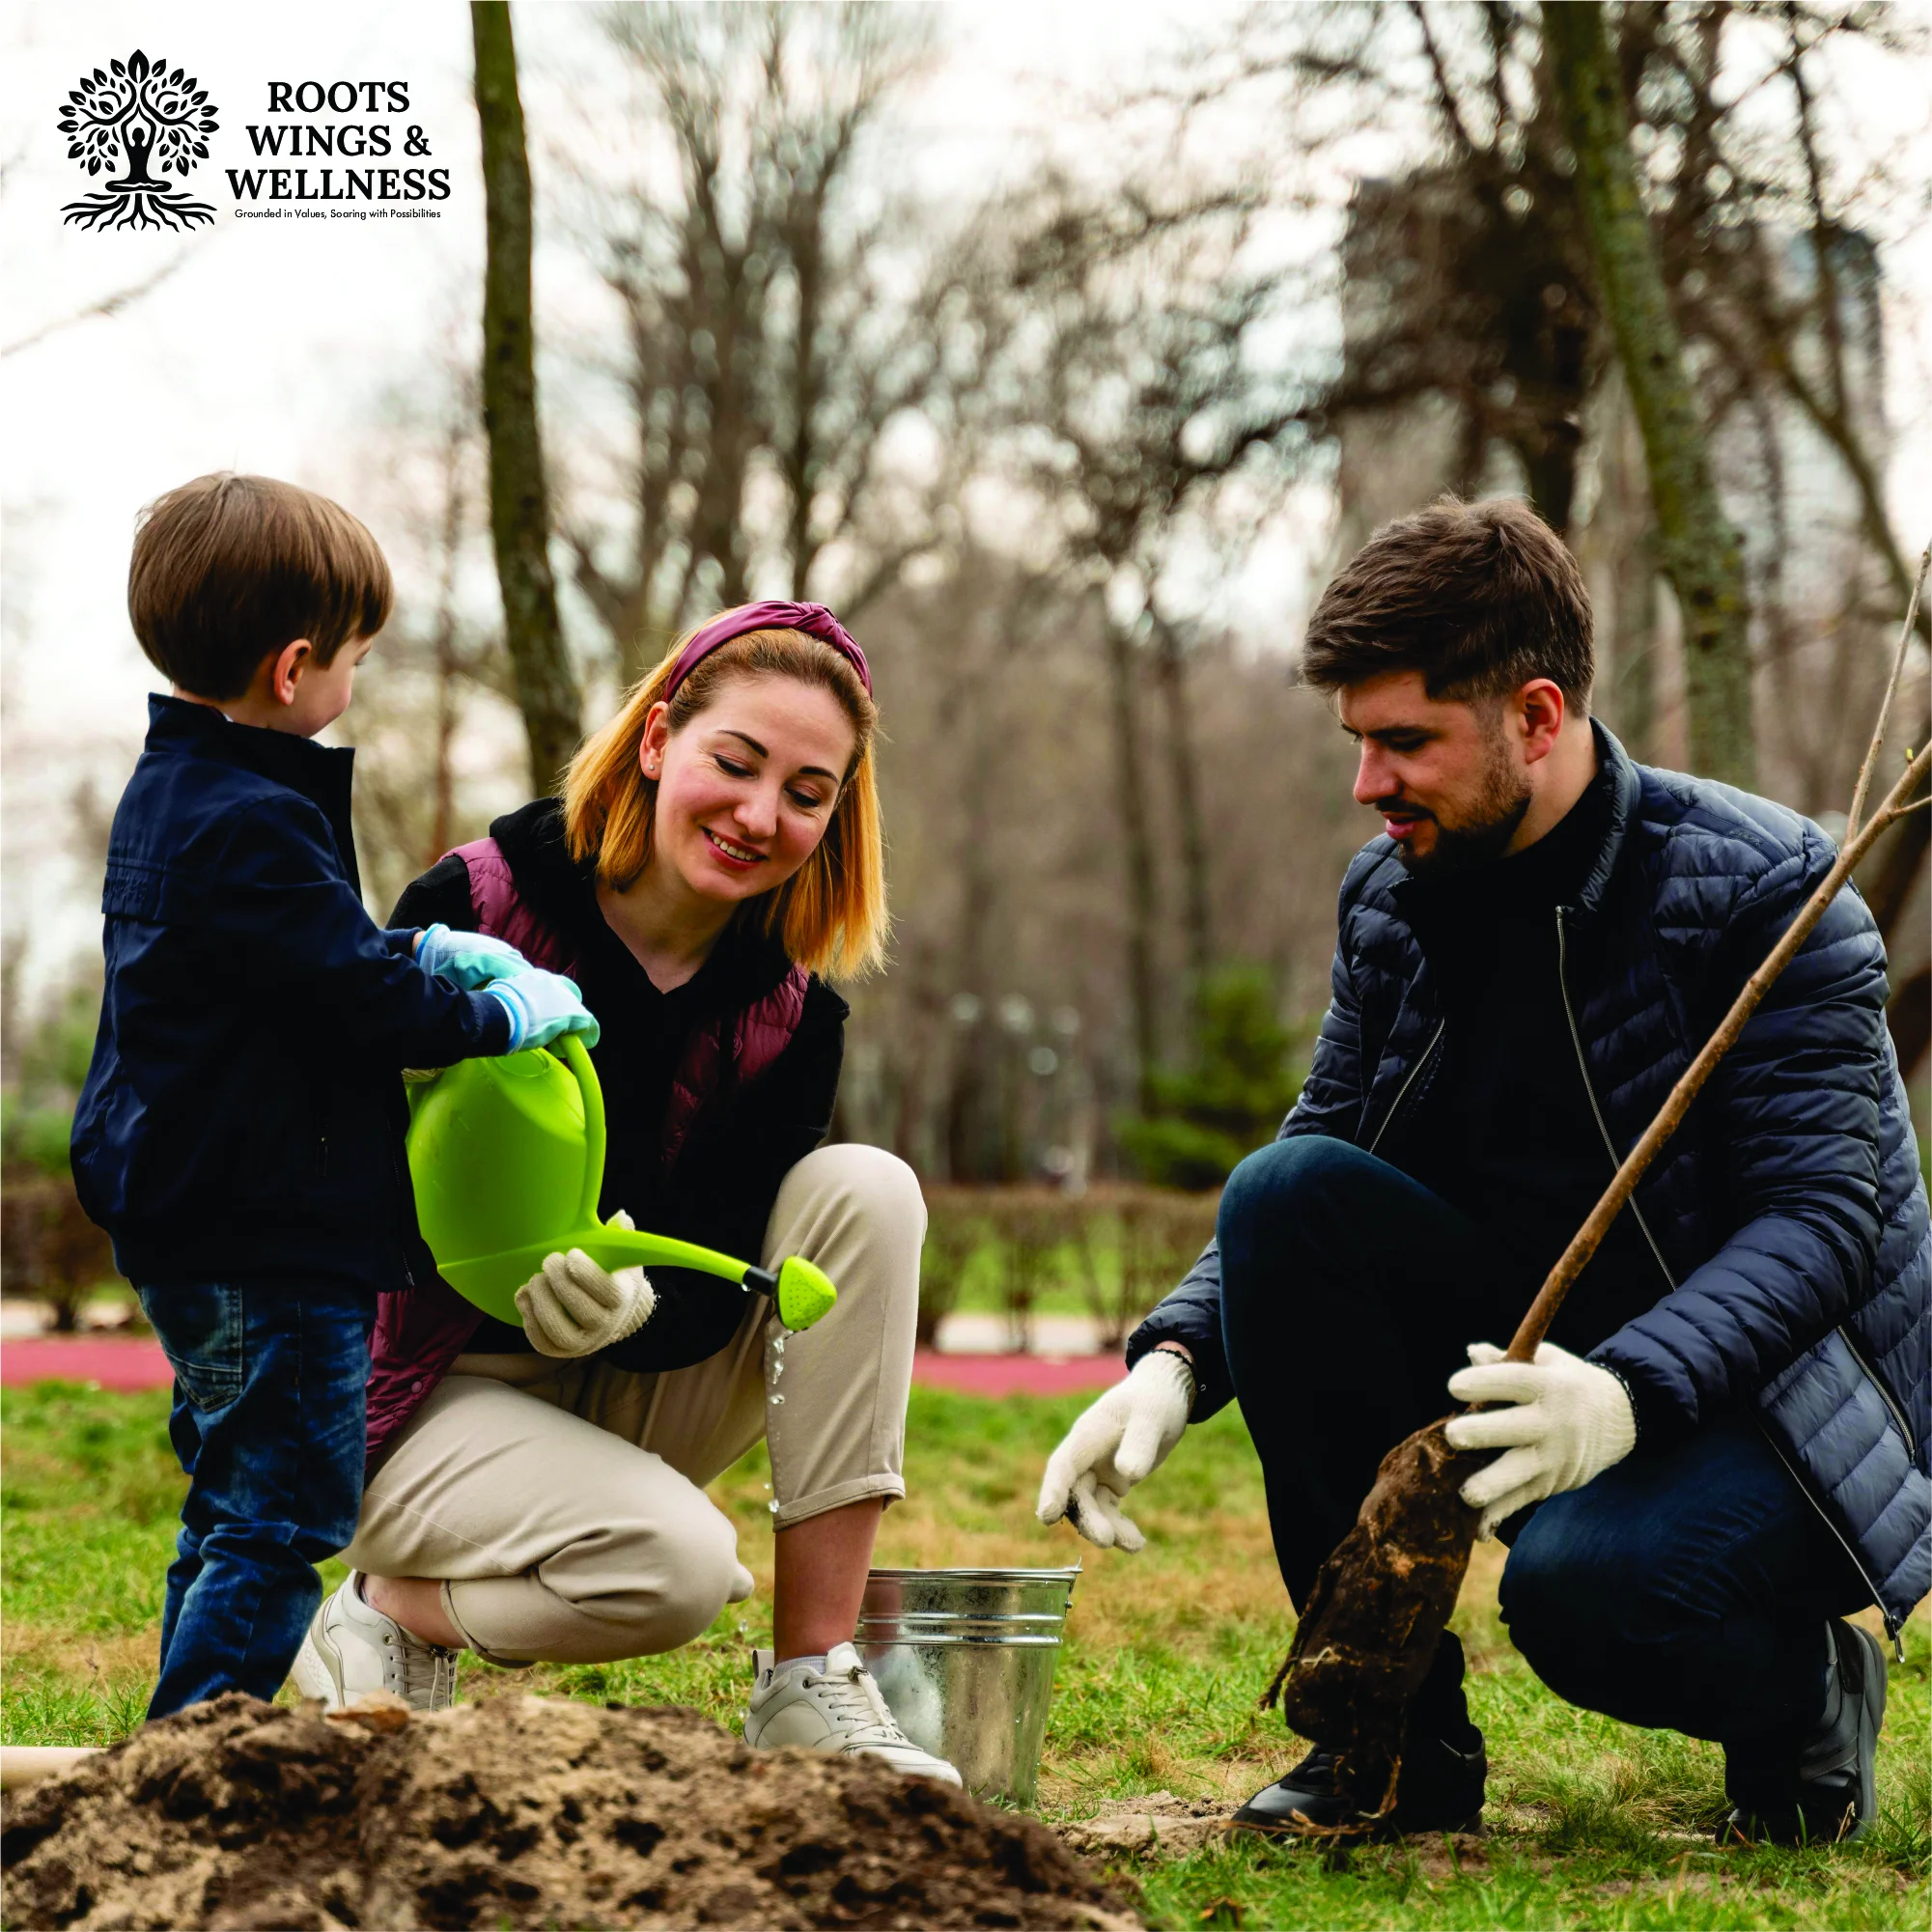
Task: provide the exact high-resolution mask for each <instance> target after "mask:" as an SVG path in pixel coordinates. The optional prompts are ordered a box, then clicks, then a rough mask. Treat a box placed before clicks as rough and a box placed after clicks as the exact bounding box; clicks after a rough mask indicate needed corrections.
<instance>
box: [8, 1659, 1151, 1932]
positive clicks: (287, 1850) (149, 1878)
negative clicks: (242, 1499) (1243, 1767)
mask: <svg viewBox="0 0 1932 1932" xmlns="http://www.w3.org/2000/svg"><path fill="white" fill-rule="evenodd" d="M385 1715H386V1714H385ZM393 1722H394V1727H393V1728H391V1729H388V1730H386V1731H378V1730H372V1729H370V1728H367V1727H364V1726H360V1725H357V1724H350V1723H343V1722H332V1721H328V1720H324V1719H323V1718H322V1716H321V1715H320V1713H319V1712H318V1710H317V1709H316V1707H314V1706H309V1707H307V1708H305V1709H302V1710H285V1709H280V1708H277V1707H275V1706H272V1705H268V1704H263V1703H258V1702H257V1701H255V1700H254V1699H253V1698H249V1697H244V1696H241V1695H238V1694H231V1695H228V1696H225V1697H221V1698H218V1699H217V1700H216V1701H215V1702H213V1703H210V1704H200V1705H197V1706H195V1707H194V1708H193V1709H192V1710H188V1711H183V1712H182V1713H181V1714H180V1715H179V1716H177V1717H173V1718H169V1719H167V1720H165V1721H164V1722H160V1723H157V1724H150V1725H149V1726H148V1727H147V1728H146V1729H144V1730H143V1731H141V1732H139V1733H138V1734H137V1735H136V1736H134V1737H133V1738H130V1739H129V1740H128V1741H127V1742H126V1744H124V1745H120V1746H117V1747H116V1748H115V1749H114V1750H111V1751H106V1752H103V1753H102V1754H101V1755H100V1756H99V1757H98V1758H94V1759H92V1760H90V1761H89V1763H88V1764H87V1765H86V1766H85V1767H84V1768H82V1769H80V1770H78V1771H76V1772H74V1773H72V1774H71V1775H70V1776H68V1777H66V1778H55V1779H52V1780H50V1781H48V1782H46V1783H44V1784H40V1785H36V1786H35V1787H33V1788H32V1789H31V1790H30V1791H29V1792H28V1793H27V1794H26V1795H25V1797H24V1798H23V1799H22V1800H21V1801H20V1802H19V1804H18V1805H17V1806H10V1807H9V1816H8V1819H7V1825H6V1831H5V1833H4V1837H3V1838H0V1860H3V1861H4V1862H5V1865H6V1867H7V1892H6V1915H7V1920H8V1922H9V1923H10V1924H13V1925H20V1926H32V1927H35V1928H37V1932H38V1928H42V1927H66V1926H87V1927H102V1928H105V1927H115V1928H129V1932H131V1928H135V1927H156V1928H161V1927H166V1928H176V1927H206V1928H208V1932H226V1928H230V1927H247V1926H256V1927H270V1926H272V1927H286V1928H292V1932H294V1929H295V1928H299V1929H300V1932H310V1929H311V1928H315V1932H320V1928H324V1927H335V1926H351V1927H381V1928H385V1932H387V1928H393V1932H411V1928H416V1927H429V1926H435V1927H442V1926H488V1927H496V1926H506V1925H507V1926H532V1927H537V1926H544V1927H548V1926H559V1927H581V1926H686V1925H732V1926H745V1927H766V1926H772V1927H776V1926H800V1927H802V1926H821V1925H841V1926H843V1925H854V1926H861V1925H862V1926H908V1927H924V1926H982V1925H984V1926H1025V1927H1029V1928H1030V1927H1034V1926H1040V1927H1081V1928H1091V1932H1128V1928H1131V1927H1134V1926H1137V1924H1138V1920H1137V1919H1136V1918H1134V1916H1133V1914H1132V1913H1131V1911H1130V1910H1129V1909H1128V1908H1127V1907H1126V1905H1125V1904H1124V1902H1123V1901H1122V1900H1121V1899H1120V1898H1119V1897H1118V1896H1117V1895H1115V1894H1112V1893H1110V1892H1108V1891H1107V1890H1106V1889H1105V1888H1104V1887H1103V1885H1102V1884H1101V1883H1100V1881H1099V1880H1098V1878H1097V1877H1095V1875H1094V1874H1092V1873H1091V1872H1090V1871H1089V1870H1088V1869H1087V1868H1086V1867H1084V1866H1083V1865H1081V1864H1080V1863H1079V1862H1078V1860H1076V1859H1075V1858H1074V1857H1073V1855H1072V1854H1071V1853H1069V1852H1068V1851H1066V1850H1065V1849H1064V1848H1063V1847H1062V1846H1061V1845H1060V1844H1059V1842H1058V1841H1057V1840H1056V1839H1055V1838H1054V1837H1053V1836H1052V1835H1051V1834H1050V1833H1049V1832H1047V1831H1046V1830H1045V1829H1044V1828H1043V1827H1042V1826H1040V1825H1037V1824H1035V1823H1034V1822H1033V1821H1032V1820H1031V1819H1027V1818H1021V1817H1016V1816H1013V1815H1010V1814H1008V1813H1006V1812H1002V1811H997V1810H994V1809H992V1808H990V1807H988V1806H983V1805H980V1804H978V1803H977V1802H975V1801H974V1800H973V1799H971V1798H967V1797H964V1796H962V1795H961V1794H960V1793H958V1792H956V1791H951V1790H948V1789H946V1788H945V1787H943V1786H941V1785H937V1784H931V1783H927V1782H925V1781H923V1780H918V1779H907V1778H900V1777H899V1776H898V1775H897V1774H896V1773H894V1772H891V1771H888V1770H887V1769H885V1768H884V1767H883V1766H882V1765H874V1764H870V1763H867V1762H866V1761H864V1760H862V1759H860V1760H838V1759H831V1758H824V1757H814V1756H811V1755H808V1754H807V1753H805V1752H803V1751H780V1752H771V1753H767V1752H754V1751H750V1750H746V1749H745V1748H744V1746H743V1745H742V1743H741V1742H740V1741H739V1740H738V1739H736V1738H733V1737H730V1736H727V1735H726V1733H725V1732H723V1731H722V1730H720V1729H719V1728H718V1726H717V1725H716V1724H714V1723H713V1722H711V1721H710V1720H709V1719H708V1718H705V1717H703V1716H701V1715H700V1714H699V1713H698V1712H696V1711H689V1710H683V1709H677V1708H665V1709H656V1710H639V1709H634V1708H631V1707H628V1706H621V1705H610V1706H606V1707H605V1708H603V1709H602V1710H600V1709H598V1708H597V1707H596V1706H595V1705H589V1704H576V1703H566V1702H550V1701H546V1700H544V1699H541V1698H537V1697H502V1698H497V1699H493V1700H491V1701H490V1702H487V1703H482V1704H467V1705H462V1706H460V1707H459V1708H457V1709H456V1710H453V1711H445V1712H441V1713H438V1714H437V1715H436V1716H434V1717H428V1718H417V1719H414V1720H413V1721H408V1720H405V1719H404V1718H403V1716H402V1714H401V1712H400V1711H399V1712H397V1713H395V1714H394V1718H393Z"/></svg>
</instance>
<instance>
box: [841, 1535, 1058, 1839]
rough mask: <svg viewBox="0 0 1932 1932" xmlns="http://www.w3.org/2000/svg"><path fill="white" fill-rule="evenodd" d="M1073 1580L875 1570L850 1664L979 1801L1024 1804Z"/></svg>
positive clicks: (1035, 1777)
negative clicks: (862, 1670) (858, 1663)
mask: <svg viewBox="0 0 1932 1932" xmlns="http://www.w3.org/2000/svg"><path fill="white" fill-rule="evenodd" d="M1079 1573H1080V1566H1079V1565H1078V1563H1076V1564H1075V1565H1074V1566H1073V1568H1072V1569H1070V1570H874V1571H873V1572H872V1574H871V1576H870V1577H869V1578H868V1579H867V1580H866V1585H865V1602H864V1604H863V1605H862V1606H861V1608H860V1610H859V1612H858V1632H857V1636H856V1638H855V1639H854V1640H855V1641H856V1643H857V1645H858V1654H859V1655H860V1656H861V1657H862V1658H863V1659H864V1660H865V1664H866V1667H867V1668H868V1669H869V1670H870V1671H871V1672H872V1675H873V1678H874V1680H875V1681H876V1682H877V1683H878V1685H879V1688H880V1690H881V1691H882V1693H883V1694H884V1697H885V1701H886V1702H887V1703H888V1704H889V1705H890V1706H891V1707H892V1715H893V1716H894V1717H895V1718H897V1719H898V1720H899V1725H900V1728H901V1729H902V1730H903V1731H904V1732H905V1733H906V1735H907V1736H908V1737H909V1738H910V1739H911V1740H912V1742H913V1743H914V1744H916V1745H917V1746H918V1747H919V1748H920V1749H921V1750H929V1751H932V1752H933V1753H934V1754H935V1755H936V1756H938V1757H943V1758H945V1759H947V1760H948V1761H949V1762H950V1763H952V1764H955V1765H957V1766H958V1767H959V1771H960V1776H961V1777H962V1778H965V1779H966V1788H967V1789H968V1790H970V1791H975V1792H977V1793H978V1794H979V1795H980V1796H981V1797H983V1798H1008V1799H1011V1800H1012V1801H1013V1802H1014V1803H1015V1804H1018V1805H1031V1804H1032V1802H1033V1793H1034V1789H1035V1787H1036V1785H1037V1784H1038V1782H1039V1777H1040V1747H1041V1745H1042V1743H1043V1742H1044V1740H1045V1738H1046V1735H1047V1711H1048V1707H1049V1706H1050V1704H1051V1702H1052V1700H1053V1665H1054V1661H1055V1660H1056V1659H1057V1658H1058V1656H1059V1654H1060V1637H1061V1633H1062V1631H1063V1630H1064V1629H1065V1627H1066V1622H1067V1607H1068V1606H1069V1605H1070V1604H1071V1603H1072V1602H1073V1597H1074V1579H1075V1578H1076V1577H1078V1575H1079Z"/></svg>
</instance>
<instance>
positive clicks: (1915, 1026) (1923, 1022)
mask: <svg viewBox="0 0 1932 1932" xmlns="http://www.w3.org/2000/svg"><path fill="white" fill-rule="evenodd" d="M1906 823H1907V824H1910V823H1911V821H1910V820H1908V821H1907V822H1906ZM1885 1023H1886V1024H1887V1025H1888V1026H1890V1028H1891V1046H1892V1050H1893V1051H1894V1052H1895V1053H1896V1054H1897V1055H1898V1071H1899V1072H1900V1073H1901V1074H1902V1075H1904V1077H1905V1078H1907V1079H1908V1080H1909V1079H1910V1078H1912V1076H1913V1074H1914V1073H1915V1072H1916V1071H1917V1070H1918V1063H1919V1061H1920V1060H1922V1059H1923V1058H1924V1057H1925V1050H1926V1048H1927V1047H1932V966H1920V967H1919V968H1918V971H1917V972H1916V973H1914V974H1913V975H1912V977H1911V978H1910V979H1908V980H1907V981H1906V982H1905V984H1904V985H1903V986H1901V987H1900V988H1899V989H1898V991H1897V992H1896V993H1894V994H1892V995H1891V1004H1890V1006H1888V1007H1887V1008H1886V1009H1885Z"/></svg>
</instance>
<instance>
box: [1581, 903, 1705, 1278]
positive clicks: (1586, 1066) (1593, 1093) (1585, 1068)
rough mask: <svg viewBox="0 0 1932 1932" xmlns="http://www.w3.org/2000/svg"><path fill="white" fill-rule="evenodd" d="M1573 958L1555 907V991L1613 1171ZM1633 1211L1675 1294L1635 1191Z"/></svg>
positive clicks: (1616, 1163) (1615, 1160)
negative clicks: (1573, 994)
mask: <svg viewBox="0 0 1932 1932" xmlns="http://www.w3.org/2000/svg"><path fill="white" fill-rule="evenodd" d="M1569 958H1570V939H1569V935H1568V934H1567V933H1566V932H1565V931H1564V929H1563V909H1562V907H1560V906H1558V907H1557V908H1556V990H1557V991H1558V992H1559V993H1560V994H1562V995H1563V1018H1564V1019H1565V1020H1567V1021H1568V1022H1570V1039H1571V1042H1572V1044H1573V1045H1574V1046H1575V1047H1576V1050H1577V1071H1578V1072H1579V1073H1580V1074H1582V1077H1583V1091H1584V1093H1586V1094H1587V1095H1588V1096H1589V1100H1590V1111H1591V1112H1592V1113H1593V1114H1595V1115H1596V1120H1597V1132H1598V1133H1599V1134H1602V1135H1603V1137H1604V1147H1605V1149H1606V1150H1607V1151H1608V1153H1609V1155H1610V1172H1611V1173H1612V1174H1614V1173H1615V1172H1616V1170H1617V1169H1618V1168H1619V1167H1621V1166H1622V1165H1623V1158H1622V1156H1620V1155H1619V1154H1618V1153H1617V1151H1616V1142H1615V1141H1614V1140H1612V1139H1611V1138H1610V1125H1609V1123H1608V1122H1607V1121H1606V1120H1605V1119H1604V1110H1603V1108H1602V1107H1600V1106H1598V1105H1597V1090H1596V1088H1595V1087H1593V1086H1592V1085H1591V1084H1590V1063H1589V1061H1588V1060H1586V1059H1585V1058H1584V1057H1583V1036H1582V1034H1581V1033H1580V1032H1579V1031H1578V1030H1577V1012H1576V1008H1575V1007H1573V1006H1572V1005H1571V1004H1570V976H1569V973H1568V970H1567V967H1568V965H1569ZM1630 1211H1631V1213H1632V1214H1633V1215H1635V1216H1636V1217H1637V1224H1638V1227H1640V1228H1641V1229H1642V1230H1643V1238H1644V1240H1645V1241H1647V1242H1648V1243H1649V1244H1650V1251H1651V1253H1652V1254H1654V1255H1655V1256H1656V1257H1657V1265H1658V1267H1659V1268H1660V1269H1662V1270H1663V1271H1664V1278H1665V1280H1666V1281H1667V1282H1668V1283H1669V1284H1670V1288H1671V1290H1672V1292H1673V1293H1674V1292H1675V1290H1676V1287H1677V1277H1676V1276H1675V1275H1673V1274H1671V1273H1670V1264H1669V1263H1668V1262H1667V1261H1666V1260H1665V1259H1664V1250H1663V1249H1662V1248H1661V1247H1659V1246H1658V1245H1657V1237H1656V1236H1655V1235H1654V1234H1652V1233H1651V1232H1650V1223H1649V1222H1648V1221H1647V1220H1645V1219H1644V1218H1643V1210H1642V1209H1641V1208H1640V1207H1638V1204H1637V1193H1636V1190H1632V1192H1631V1196H1630Z"/></svg>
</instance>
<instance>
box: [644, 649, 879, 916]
mask: <svg viewBox="0 0 1932 1932" xmlns="http://www.w3.org/2000/svg"><path fill="white" fill-rule="evenodd" d="M857 743H858V734H857V732H856V731H855V730H854V726H853V722H852V720H851V719H850V718H849V717H848V716H847V715H846V714H845V711H844V709H843V707H841V705H840V704H839V701H838V700H837V699H836V698H835V697H833V695H832V694H831V692H829V691H828V690H826V689H825V688H824V687H823V686H818V685H807V684H803V683H801V682H800V681H799V680H798V679H796V678H788V677H784V676H780V675H778V674H775V673H770V672H764V673H754V674H752V675H749V676H746V677H735V678H733V679H731V680H730V681H729V682H728V683H727V684H725V685H724V686H722V687H721V688H720V689H719V691H718V693H717V695H716V697H714V699H713V700H712V702H711V703H710V704H708V705H707V706H706V707H705V709H704V710H703V711H701V712H699V713H698V714H697V715H696V716H695V717H693V718H692V719H691V720H690V722H689V723H687V724H686V726H685V727H684V729H683V730H681V731H677V732H673V731H672V730H671V729H670V727H669V722H668V712H667V708H666V707H665V706H663V705H661V704H659V705H654V706H653V707H652V709H651V713H650V715H649V716H648V717H647V718H646V719H645V723H644V737H643V741H642V742H641V743H640V745H639V747H638V763H639V764H640V765H641V767H642V768H643V771H644V775H645V777H647V778H652V779H655V780H656V781H657V785H658V799H657V805H656V809H655V811H654V814H653V820H652V846H651V857H652V861H653V862H654V863H657V862H660V861H661V862H662V863H663V864H665V865H666V866H668V867H669V868H670V869H671V870H672V871H673V872H674V873H676V875H677V876H678V877H679V878H680V879H681V880H683V882H685V884H686V887H688V888H689V890H690V891H692V892H693V893H695V894H697V895H698V896H699V897H700V898H705V899H727V900H741V899H751V898H755V897H756V896H757V895H758V894H759V893H761V892H771V891H775V890H776V889H777V888H778V887H779V886H780V885H782V884H784V882H786V881H787V880H788V879H790V878H791V877H792V875H793V874H794V873H796V872H797V871H798V868H799V867H800V866H801V865H803V864H804V862H805V861H806V859H808V858H810V857H811V855H812V854H813V852H814V851H816V850H817V848H818V844H819V841H820V840H821V839H823V838H824V837H825V835H826V827H827V826H830V824H831V821H832V807H833V806H834V805H835V804H836V803H837V801H838V790H839V784H840V782H841V780H842V779H843V778H844V776H845V773H846V770H847V768H848V767H849V766H850V765H851V763H852V757H853V753H854V750H855V749H856V748H857Z"/></svg>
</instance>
